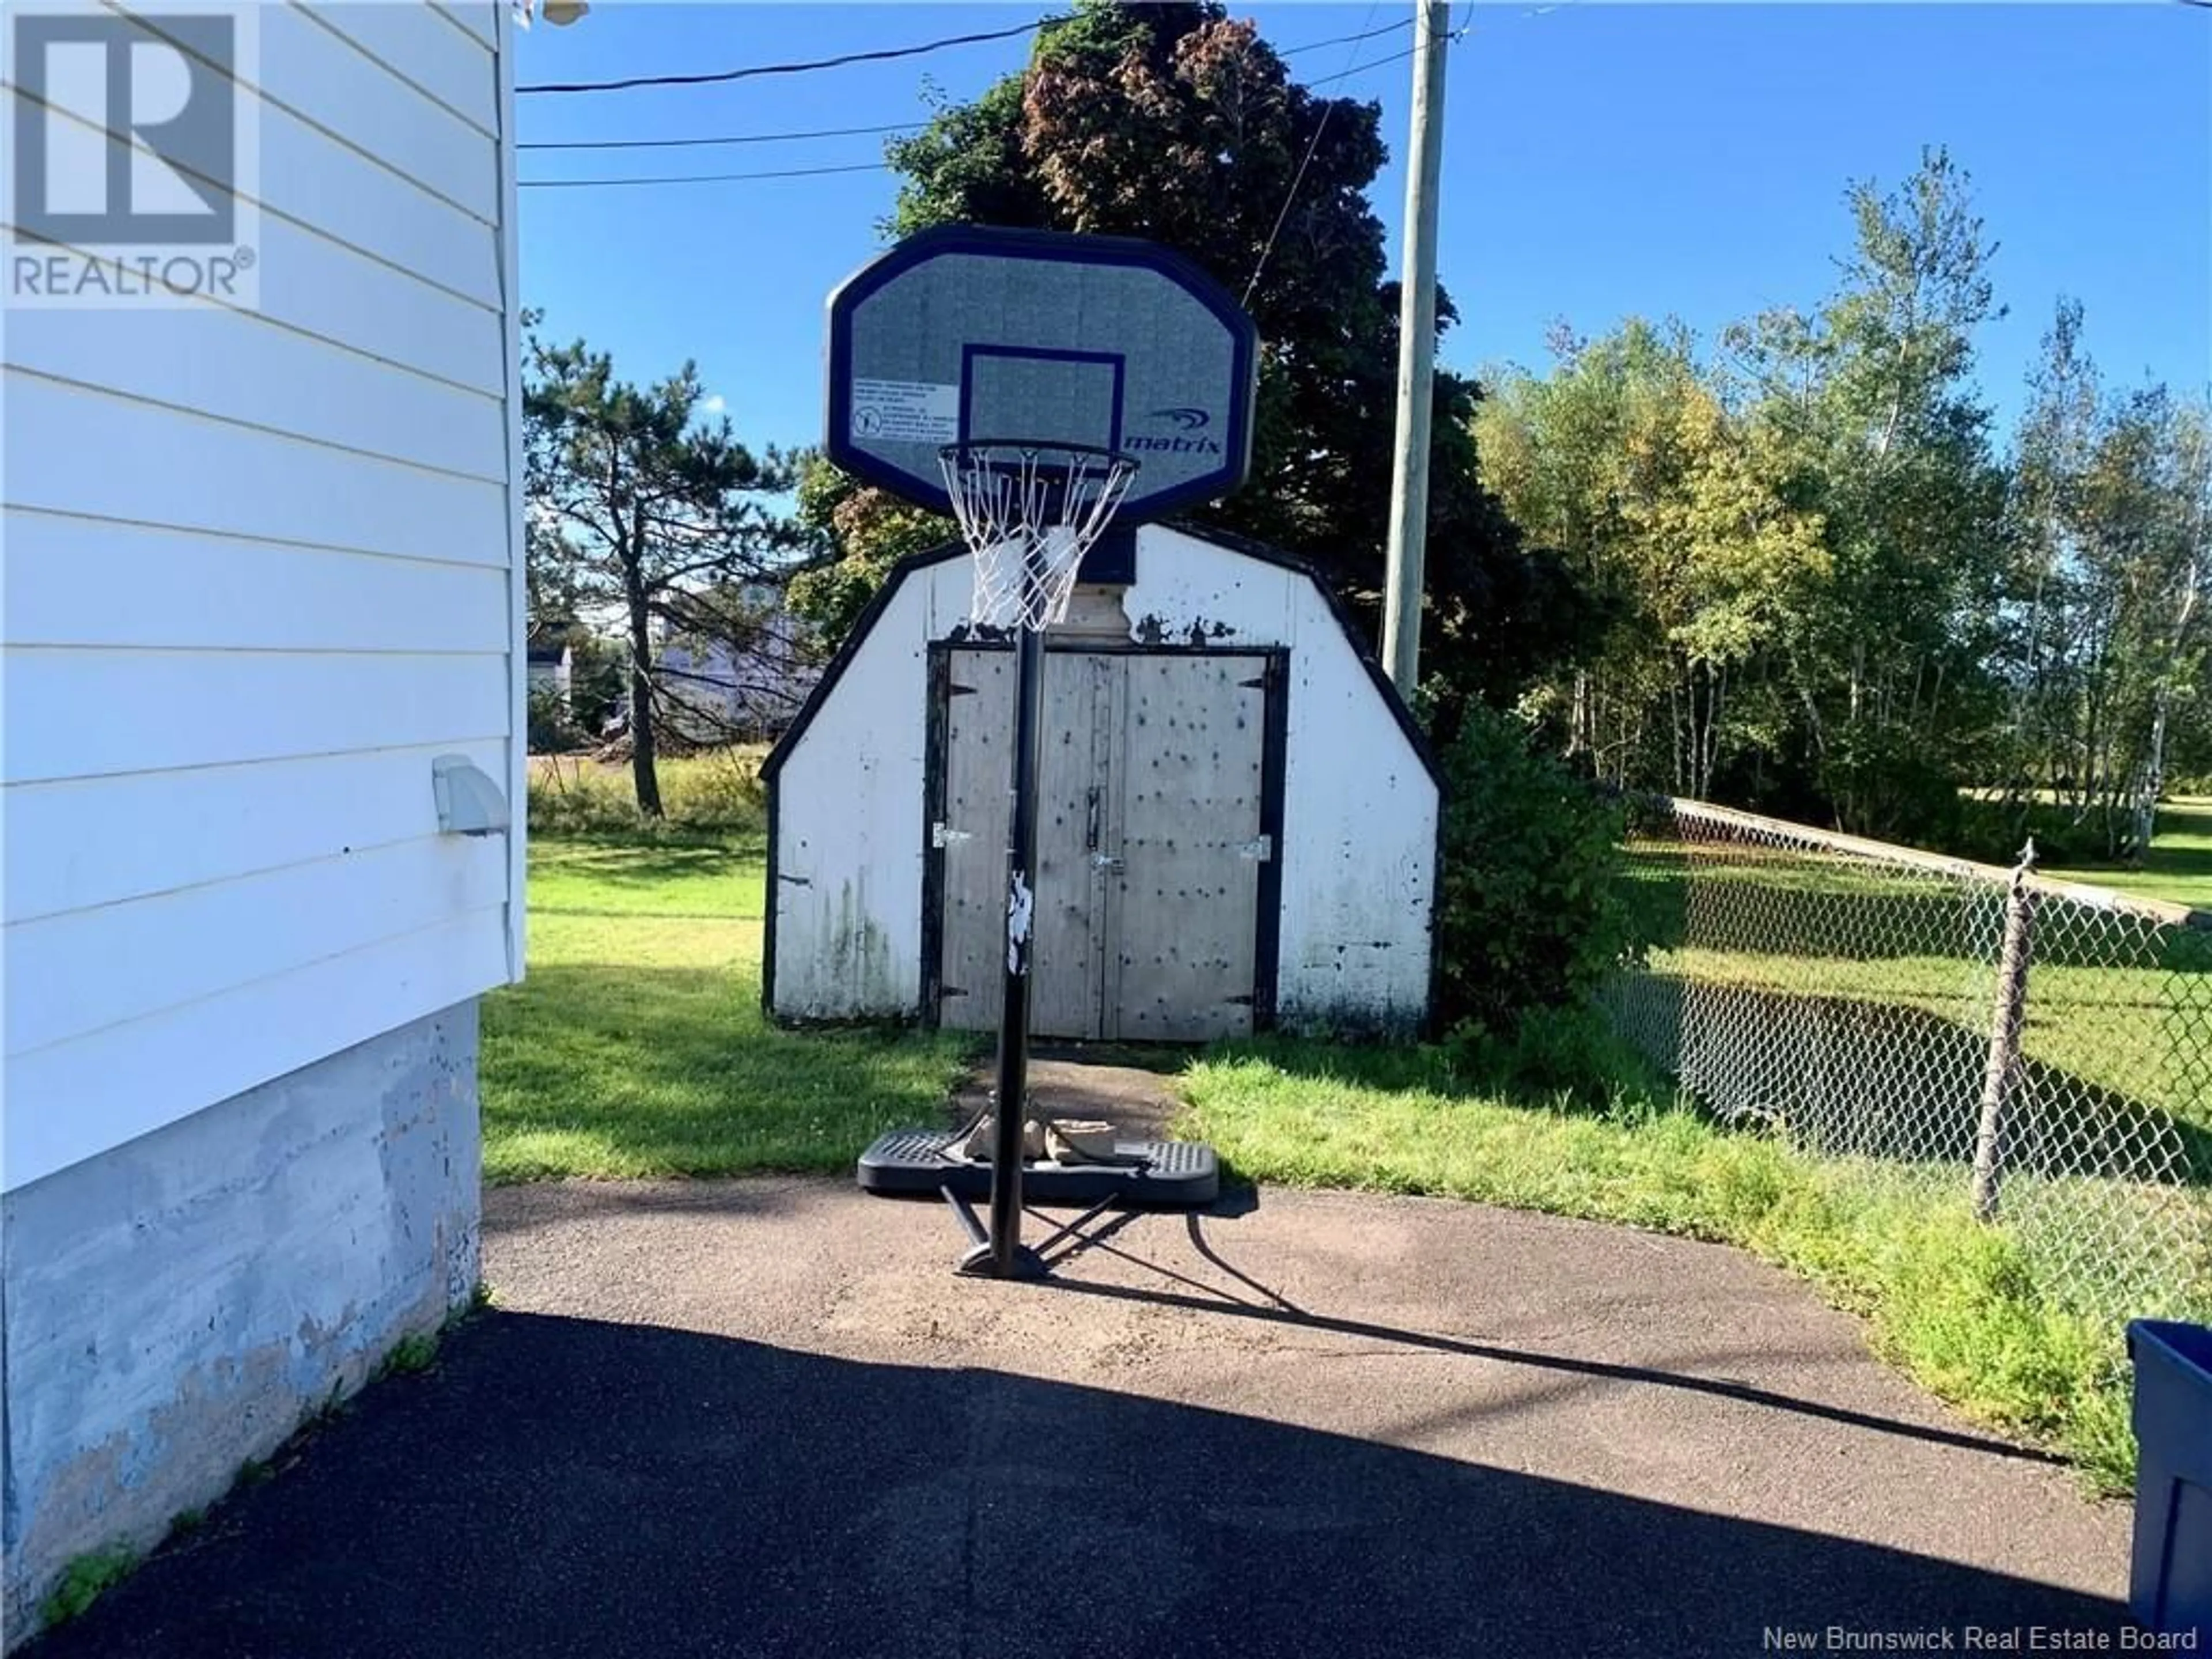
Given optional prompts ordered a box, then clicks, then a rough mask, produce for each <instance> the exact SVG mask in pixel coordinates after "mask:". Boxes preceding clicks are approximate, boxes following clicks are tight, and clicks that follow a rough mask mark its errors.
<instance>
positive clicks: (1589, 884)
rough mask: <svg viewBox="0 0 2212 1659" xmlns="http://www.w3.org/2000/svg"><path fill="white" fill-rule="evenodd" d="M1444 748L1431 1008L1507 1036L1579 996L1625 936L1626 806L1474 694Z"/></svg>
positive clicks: (1594, 981)
mask: <svg viewBox="0 0 2212 1659" xmlns="http://www.w3.org/2000/svg"><path fill="white" fill-rule="evenodd" d="M1453 724H1454V725H1455V727H1456V729H1455V731H1453V732H1451V733H1450V734H1449V738H1448V740H1447V741H1446V742H1445V743H1444V744H1443V774H1444V809H1443V810H1444V822H1443V848H1442V852H1443V860H1442V865H1441V867H1440V868H1439V870H1438V871H1437V918H1436V929H1437V933H1436V938H1437V1012H1438V1014H1439V1015H1440V1016H1441V1017H1442V1018H1444V1019H1446V1020H1451V1021H1457V1020H1473V1021H1474V1022H1475V1023H1476V1024H1479V1025H1480V1026H1481V1027H1483V1028H1484V1029H1486V1030H1490V1031H1492V1032H1497V1033H1501V1034H1503V1033H1507V1032H1510V1031H1512V1030H1515V1028H1516V1026H1517V1025H1518V1024H1519V1023H1520V1020H1521V1016H1522V1013H1523V1012H1524V1011H1526V1010H1528V1009H1531V1008H1542V1007H1561V1006H1571V1005H1574V1004H1578V1003H1580V1002H1582V1001H1583V1000H1585V999H1586V998H1587V997H1588V996H1589V994H1590V992H1591V991H1592V990H1594V989H1595V987H1596V985H1597V983H1598V981H1599V980H1600V979H1601V978H1602V977H1603V975H1605V973H1606V972H1607V969H1610V968H1611V967H1612V966H1613V963H1615V962H1616V961H1617V960H1618V959H1619V957H1620V954H1621V951H1622V950H1623V948H1624V947H1625V945H1626V943H1627V938H1628V929H1627V921H1626V906H1625V903H1624V900H1623V896H1622V893H1621V880H1620V878H1621V873H1622V867H1623V866H1622V859H1621V853H1620V838H1621V835H1622V832H1623V830H1624V829H1625V827H1626V814H1625V809H1624V808H1623V806H1622V805H1621V804H1620V802H1619V801H1618V800H1616V799H1610V798H1608V797H1606V796H1604V795H1601V794H1600V793H1598V792H1597V791H1596V790H1595V788H1594V787H1592V786H1590V785H1589V784H1588V783H1586V782H1584V781H1583V780H1582V779H1580V778H1578V777H1577V776H1576V775H1574V774H1573V773H1572V772H1571V771H1569V770H1568V769H1567V768H1566V767H1565V765H1564V764H1563V763H1560V762H1559V760H1557V759H1556V758H1554V757H1552V756H1550V755H1548V754H1545V753H1543V752H1541V751H1540V750H1538V749H1537V748H1536V747H1535V746H1534V743H1533V741H1532V734H1531V733H1530V732H1529V730H1528V727H1527V726H1524V725H1523V724H1522V722H1521V721H1520V720H1516V719H1515V718H1514V717H1513V716H1511V715H1510V714H1500V713H1499V712H1498V711H1497V710H1495V709H1492V708H1488V707H1487V706H1486V705H1483V704H1480V703H1470V704H1468V705H1467V706H1466V707H1465V708H1462V709H1461V710H1459V711H1457V713H1456V715H1455V720H1454V722H1453Z"/></svg>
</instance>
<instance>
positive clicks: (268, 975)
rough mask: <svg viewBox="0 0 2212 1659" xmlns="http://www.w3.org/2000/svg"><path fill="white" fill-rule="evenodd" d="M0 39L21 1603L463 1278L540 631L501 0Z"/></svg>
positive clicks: (11, 1296)
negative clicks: (528, 589) (530, 652)
mask: <svg viewBox="0 0 2212 1659" xmlns="http://www.w3.org/2000/svg"><path fill="white" fill-rule="evenodd" d="M58 10H65V11H66V13H67V15H62V16H59V17H57V16H55V15H52V14H53V13H55V12H56V11H58ZM185 14H191V15H185ZM209 14H213V15H209ZM0 27H4V28H6V29H7V30H8V31H9V34H8V44H9V53H8V58H7V63H8V72H9V77H10V79H9V86H8V90H9V100H8V101H9V106H10V110H9V113H10V117H11V118H20V119H21V121H22V122H29V121H42V122H44V123H46V129H47V133H46V143H47V150H46V161H47V163H48V165H47V166H46V167H45V168H44V169H39V168H26V169H18V170H16V171H15V172H14V173H12V174H11V175H10V177H11V179H12V185H13V188H14V191H15V196H14V198H13V206H12V209H11V213H12V216H11V217H9V219H8V221H7V225H6V228H4V229H0V240H5V241H6V242H7V245H8V252H9V260H8V264H7V274H6V277H5V280H6V281H7V282H8V283H10V284H12V286H10V287H9V289H8V291H7V293H6V295H5V305H6V307H7V315H6V319H5V324H6V326H5V330H4V337H3V338H0V370H3V371H4V386H5V398H6V425H5V457H4V469H0V507H4V513H3V514H0V529H3V530H4V536H5V544H6V559H5V584H6V592H5V601H6V602H5V606H4V617H0V621H4V634H0V684H4V705H5V711H6V725H5V745H4V784H5V789H4V811H5V815H6V836H5V852H6V870H5V882H4V898H5V918H4V919H5V945H4V948H5V953H6V959H5V969H6V971H5V986H6V1004H5V1012H6V1020H5V1024H6V1042H5V1107H6V1109H5V1135H4V1152H5V1159H4V1162H5V1169H4V1182H0V1186H4V1199H0V1212H4V1223H5V1257H6V1260H5V1265H4V1273H5V1279H4V1297H0V1305H4V1308H5V1324H6V1329H5V1341H4V1343H0V1385H4V1389H5V1408H4V1411H0V1452H4V1457H5V1476H4V1485H5V1487H6V1492H7V1504H6V1510H5V1516H4V1531H0V1542H4V1560H3V1561H0V1578H3V1579H4V1596H0V1601H4V1607H0V1622H4V1623H5V1625H6V1626H7V1629H8V1632H9V1639H11V1640H13V1639H15V1638H19V1637H21V1636H22V1635H24V1634H27V1633H28V1632H29V1630H30V1628H31V1627H32V1624H33V1613H34V1610H35V1609H36V1608H37V1607H38V1606H39V1604H40V1598H41V1597H42V1595H44V1594H45V1592H46V1589H48V1588H50V1587H51V1586H52V1583H53V1582H54V1581H55V1578H56V1577H57V1575H58V1573H60V1572H61V1571H62V1570H63V1569H64V1565H65V1564H66V1563H68V1562H69V1561H70V1559H73V1558H75V1557H76V1556H79V1555H82V1554H84V1553H88V1552H92V1551H95V1550H102V1549H107V1548H112V1547H144V1546H147V1545H149V1544H151V1543H152V1542H154V1541H156V1540H157V1539H159V1537H160V1536H161V1532H162V1529H163V1527H164V1526H165V1524H166V1523H167V1522H168V1521H169V1519H170V1518H171V1517H172V1516H173V1515H175V1514H176V1513H178V1512H179V1510H184V1509H185V1508H187V1507H189V1506H192V1505H197V1504H205V1503H208V1502H209V1501H210V1500H211V1499H213V1498H216V1497H217V1496H219V1495H220V1494H221V1493H222V1491H223V1490H224V1488H225V1487H226V1486H228V1483H229V1481H230V1480H231V1477H232V1475H233V1474H234V1472H235V1471H236V1469H237V1468H239V1466H240V1464H241V1463H243V1462H246V1460H248V1459H251V1458H256V1457H262V1456H265V1455H267V1454H268V1453H269V1452H270V1450H271V1449H272V1448H273V1447H274V1446H275V1445H276V1443H278V1442H279V1441H281V1440H282V1439H283V1437H284V1436H285V1435H286V1434H288V1433H289V1431H291V1430H292V1428H293V1427H294V1426H295V1425H296V1424H297V1423H298V1422H299V1421H300V1420H301V1417H302V1415H303V1414H304V1413H308V1412H312V1411H313V1410H314V1409H315V1408H316V1407H319V1406H320V1405H321V1404H323V1403H324V1402H325V1401H328V1400H329V1399H330V1398H331V1395H332V1394H333V1391H343V1390H346V1389H350V1388H352V1387H354V1386H356V1385H357V1384H358V1383H360V1382H361V1381H362V1378H363V1377H364V1376H367V1375H368V1374H369V1373H370V1372H371V1370H373V1369H374V1366H375V1365H376V1364H377V1361H378V1359H379V1358H380V1355H381V1354H383V1353H384V1352H386V1351H387V1350H388V1349H389V1348H390V1347H391V1346H392V1345H393V1343H394V1342H395V1341H396V1340H398V1339H399V1338H400V1337H402V1336H403V1335H404V1334H407V1333H408V1332H410V1331H420V1330H425V1329H430V1328H435V1327H436V1325H437V1324H438V1322H440V1321H441V1320H442V1319H443V1318H444V1317H445V1316H446V1315H447V1312H448V1311H449V1310H451V1309H453V1307H454V1306H455V1305H457V1304H461V1303H465V1301H466V1299H467V1298H468V1297H469V1296H470V1294H471V1291H472V1289H473V1286H474V1283H475V1280H476V1278H477V1260H478V1216H479V1195H478V1187H479V1182H478V1178H477V1177H478V1168H479V1156H478V1125H477V1077H476V1072H477V998H478V997H479V996H480V995H481V994H483V992H484V991H486V990H488V989H489V988H490V987H494V986H496V985H500V984H503V983H505V982H507V981H510V980H513V979H517V978H520V975H521V972H522V960H523V868H524V863H523V860H524V852H523V844H522V843H523V835H522V824H521V822H520V819H521V806H522V790H523V778H524V768H525V754H524V746H525V735H524V721H523V709H524V687H525V680H526V666H525V659H526V641H525V637H524V629H523V613H524V572H523V560H522V537H521V501H520V491H521V484H522V465H521V460H520V456H521V444H520V388H519V374H520V369H519V362H520V356H519V318H520V301H519V299H518V290H517V278H516V269H515V265H516V221H515V211H514V204H515V176H514V155H515V149H514V135H513V118H512V117H513V41H514V28H515V25H514V21H513V12H512V9H511V8H510V7H509V6H508V5H507V4H505V3H497V4H495V3H489V0H453V3H450V4H445V5H431V4H427V3H313V4H292V3H286V4H259V3H238V0H208V3H206V4H197V5H194V6H191V7H188V8H183V9H178V8H162V7H154V6H150V5H143V6H142V5H137V4H134V3H133V0H120V3H118V4H117V5H115V6H113V7H100V6H78V7H75V8H74V9H66V8H49V7H40V6H37V5H23V6H11V7H9V8H8V9H7V10H6V12H5V13H0ZM88 64H89V65H92V66H94V68H99V66H100V65H105V68H104V70H102V71H101V72H100V74H93V73H91V72H90V71H88V69H87V65H88ZM134 75H137V76H148V77H150V78H149V81H148V82H147V84H148V85H149V87H154V88H155V89H156V90H157V91H159V92H160V95H161V98H162V99H169V98H172V97H173V96H177V95H182V96H183V97H184V98H185V103H186V107H187V110H188V112H190V115H191V119H190V120H189V121H185V119H184V118H183V117H181V116H180V117H179V123H181V125H176V124H173V128H154V127H149V128H147V129H146V130H145V132H150V133H155V134H157V135H160V134H171V135H172V136H173V134H174V133H185V132H188V133H190V134H191V135H196V137H194V142H195V143H199V144H201V145H202V146H203V148H204V149H205V148H206V147H207V146H208V145H210V143H212V141H210V139H209V138H208V135H209V134H210V132H213V133H216V134H218V135H220V136H221V137H222V142H221V143H219V144H214V146H213V150H210V152H209V153H214V151H219V152H220V154H221V155H222V159H223V161H225V163H226V164H228V162H230V161H238V160H240V158H244V157H246V156H249V155H254V154H257V153H258V167H257V168H255V169H251V170H249V169H246V168H245V167H243V166H242V165H241V166H240V169H239V170H237V171H234V172H230V173H222V174H220V175H219V176H216V177H213V178H210V176H207V175H205V174H204V173H201V174H194V173H191V171H190V169H191V167H195V166H197V167H201V168H203V169H204V168H205V167H208V166H210V165H211V164H210V163H209V162H208V161H206V160H205V158H204V155H202V154H201V152H199V151H195V152H194V153H193V155H194V156H196V157H198V159H197V160H195V159H193V157H188V156H186V155H184V154H183V153H182V152H181V151H179V152H178V153H175V154H170V153H167V152H163V151H161V150H159V149H149V148H148V147H149V146H151V145H154V144H155V143H157V142H167V140H166V139H160V140H157V139H153V138H147V137H145V133H142V132H141V131H139V130H138V129H137V128H135V127H131V126H129V125H127V124H124V123H123V116H122V115H121V114H119V113H118V112H121V111H124V110H125V109H126V108H135V107H137V106H136V105H135V104H133V103H132V102H131V100H130V99H128V98H125V97H122V96H120V95H118V97H117V98H116V99H115V100H108V99H107V97H106V90H105V89H106V88H108V87H109V86H111V85H114V86H120V87H123V88H126V89H127V88H129V87H130V86H131V85H133V84H136V83H135V82H132V81H131V78H130V77H131V76H134ZM41 76H43V77H44V78H43V81H41V79H40V77H41ZM87 87H89V88H91V90H90V92H87V91H86V88H87ZM41 88H42V89H43V96H40V97H34V96H33V93H34V92H37V91H39V90H40V89H41ZM178 88H185V92H184V93H183V94H178V92H177V89H178ZM150 96H152V94H150V93H149V97H150ZM103 120H105V121H106V122H108V123H109V124H110V125H107V126H103V125H101V124H102V121H103ZM22 130H23V128H22V126H21V125H16V126H15V127H13V128H11V131H15V132H17V133H19V134H20V133H21V131H22ZM178 142H179V143H181V142H182V140H181V139H179V140H178ZM125 146H129V147H132V148H133V150H134V153H133V155H131V159H130V161H129V164H128V165H127V166H125V165H123V164H122V163H121V161H120V160H119V159H118V162H117V165H116V166H114V167H110V165H109V162H110V160H111V150H112V149H119V148H122V147H125ZM191 179H197V180H198V182H197V183H196V184H194V183H190V182H188V181H189V180H191ZM125 180H127V181H128V184H129V189H128V190H127V191H126V190H125V188H124V181H125ZM224 185H227V186H228V187H227V189H226V188H221V186H224ZM40 190H43V191H45V192H46V195H47V197H49V198H50V199H49V200H48V201H47V203H46V208H47V209H49V210H52V211H55V212H60V211H61V210H63V209H64V208H66V209H67V210H69V211H70V212H71V213H74V214H76V217H77V219H78V220H79V221H82V222H85V223H87V224H90V223H91V222H92V221H93V220H94V219H95V218H97V217H98V216H96V215H93V214H90V213H89V212H88V210H87V207H86V204H88V203H90V204H96V205H104V210H105V211H106V213H107V214H108V215H109V216H111V217H113V216H117V215H130V214H139V213H142V212H147V213H150V212H151V210H149V209H148V207H147V204H148V203H149V202H155V203H157V204H167V205H164V206H163V207H162V212H163V213H164V214H167V215H169V216H170V217H171V218H175V217H179V216H189V215H180V214H179V210H178V209H177V208H176V206H175V204H177V203H179V202H183V203H185V204H186V205H187V206H189V205H190V204H191V200H192V198H193V197H196V196H204V197H206V198H207V199H208V200H209V201H210V202H213V203H216V204H217V205H219V206H220V207H221V209H222V213H223V215H224V219H223V223H224V225H225V228H226V229H227V231H228V236H227V239H226V240H223V241H222V244H221V246H220V247H219V248H218V249H217V250H216V253H215V254H212V255H206V257H205V258H201V257H200V255H205V254H206V250H205V248H204V246H200V245H198V244H195V245H194V246H199V249H200V252H199V254H192V253H191V250H189V249H187V250H186V252H185V254H184V255H180V256H179V258H177V259H176V260H175V261H173V263H172V264H168V265H164V266H163V267H162V268H163V269H164V270H186V271H191V272H200V271H210V272H215V273H216V276H220V277H221V279H222V280H221V281H220V282H217V281H216V276H209V277H208V285H207V286H204V287H202V288H198V289H195V290H194V291H193V293H192V295H191V296H190V297H188V298H187V297H183V296H180V295H179V294H178V293H177V292H176V291H175V290H174V288H173V286H167V285H165V289H164V292H163V293H162V294H160V295H148V294H146V293H145V292H144V283H143V282H140V283H137V287H136V289H134V287H133V282H132V279H131V276H130V274H129V272H130V270H131V267H129V266H126V265H125V264H119V263H118V255H117V253H116V252H115V248H116V246H117V238H116V236H115V235H114V234H112V228H111V229H110V230H109V231H108V232H104V233H102V234H93V231H96V230H99V229H100V226H99V225H97V224H94V225H92V229H91V230H87V231H85V232H84V233H83V234H82V246H79V245H78V244H77V243H75V242H70V241H68V240H64V239H63V238H62V236H61V233H60V232H58V231H57V232H55V233H54V234H53V235H52V236H50V237H49V238H48V239H47V240H46V241H44V242H37V241H36V239H35V238H31V237H29V236H27V234H26V233H25V231H24V229H23V227H24V225H25V223H26V222H27V220H26V215H27V214H31V213H34V212H36V211H38V210H40V208H39V204H38V203H37V202H36V201H33V200H30V199H28V198H27V195H26V192H31V191H40ZM57 204H58V205H57ZM197 211H198V210H197V209H192V212H195V213H196V212H197ZM210 211H213V209H212V208H210ZM160 223H161V225H162V226H164V227H167V226H168V225H169V219H162V220H161V221H160ZM72 234H76V233H72ZM141 240H146V241H154V240H161V241H164V242H166V241H171V240H179V234H178V233H175V232H174V231H173V229H170V228H163V229H162V231H161V235H160V236H159V237H156V236H155V235H154V234H153V233H152V232H151V231H149V232H148V233H147V234H146V235H145V236H144V237H143V238H142V239H141ZM33 243H35V246H33ZM157 263H158V262H157ZM248 271H250V274H251V276H252V278H253V280H252V283H236V282H234V281H232V280H231V278H233V277H234V276H238V275H239V274H240V273H241V272H248ZM177 280H178V279H177V278H175V277H173V276H172V277H171V278H169V279H168V283H169V284H173V283H174V282H175V281H177ZM195 280H197V278H196V279H195ZM26 283H31V284H34V285H35V286H33V287H29V288H27V287H26V286H25V284H26ZM102 288H105V289H106V290H107V297H106V299H105V300H104V301H95V300H94V299H93V298H91V297H89V296H91V295H94V291H95V290H98V289H102ZM80 301H83V302H82V303H80ZM506 813H511V814H512V817H513V823H509V824H506V825H504V826H502V825H501V823H500V822H499V819H500V818H501V816H502V815H503V814H506Z"/></svg>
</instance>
